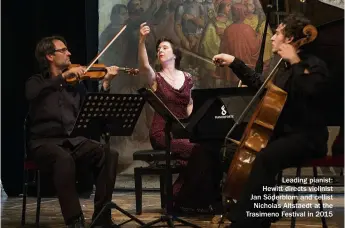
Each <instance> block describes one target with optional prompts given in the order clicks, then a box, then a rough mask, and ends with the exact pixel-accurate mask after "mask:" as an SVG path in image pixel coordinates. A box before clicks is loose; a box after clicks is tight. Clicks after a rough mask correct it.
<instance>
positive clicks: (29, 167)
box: [21, 115, 41, 227]
mask: <svg viewBox="0 0 345 228" xmlns="http://www.w3.org/2000/svg"><path fill="white" fill-rule="evenodd" d="M28 120H29V118H28V115H27V116H26V117H25V119H24V132H23V135H24V174H23V176H24V178H23V206H22V221H21V225H22V226H24V225H25V215H26V197H27V191H28V187H29V186H36V189H37V207H36V227H39V221H40V211H41V185H40V170H39V169H38V167H37V165H36V164H35V162H34V161H32V160H30V159H29V158H28V156H27V150H28V145H27V136H28V128H27V126H28V125H29V124H28ZM30 171H34V178H33V180H31V181H29V172H30Z"/></svg>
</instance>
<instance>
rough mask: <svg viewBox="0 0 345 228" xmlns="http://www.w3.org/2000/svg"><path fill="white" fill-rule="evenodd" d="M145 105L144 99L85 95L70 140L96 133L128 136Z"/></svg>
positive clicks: (116, 95) (103, 94) (138, 96)
mask: <svg viewBox="0 0 345 228" xmlns="http://www.w3.org/2000/svg"><path fill="white" fill-rule="evenodd" d="M144 104H145V100H144V98H143V97H142V96H141V95H138V94H108V93H88V94H87V95H86V97H85V99H84V101H83V104H82V106H81V108H80V110H79V114H78V117H77V120H76V122H75V124H74V129H73V131H72V133H71V136H88V135H90V134H93V135H94V134H95V131H98V132H99V133H100V134H102V133H104V132H105V131H106V132H109V133H110V135H111V136H130V135H132V132H133V130H134V127H135V125H136V123H137V121H138V119H139V116H140V113H141V110H142V108H143V106H144Z"/></svg>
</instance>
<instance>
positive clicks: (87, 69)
mask: <svg viewBox="0 0 345 228" xmlns="http://www.w3.org/2000/svg"><path fill="white" fill-rule="evenodd" d="M126 27H127V25H124V26H123V27H122V28H121V30H120V31H119V32H118V33H117V34H116V35H115V36H114V38H113V39H112V40H111V41H109V43H108V44H107V45H106V46H105V47H104V48H103V50H102V51H101V52H100V53H99V54H98V55H97V56H96V57H95V58H94V59H93V60H92V61H91V63H90V64H89V65H88V66H87V67H86V70H85V72H84V73H86V72H88V71H89V70H90V68H91V67H92V65H93V64H95V62H96V61H97V60H98V59H99V58H100V57H101V56H102V55H103V53H104V52H105V51H106V50H107V49H108V48H109V47H110V45H111V44H112V43H113V42H114V41H115V40H116V39H117V38H118V37H119V36H120V35H121V33H122V32H123V31H125V29H126Z"/></svg>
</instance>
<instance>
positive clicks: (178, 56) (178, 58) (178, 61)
mask: <svg viewBox="0 0 345 228" xmlns="http://www.w3.org/2000/svg"><path fill="white" fill-rule="evenodd" d="M162 42H169V43H170V45H171V48H172V50H173V53H174V55H175V56H176V59H175V68H176V69H180V64H181V59H182V53H181V51H180V49H178V48H177V47H176V46H175V44H174V43H173V42H172V40H171V39H169V38H166V37H162V38H160V39H159V40H158V41H157V43H156V50H158V47H159V45H160V44H161V43H162Z"/></svg>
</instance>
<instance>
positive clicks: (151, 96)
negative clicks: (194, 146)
mask: <svg viewBox="0 0 345 228" xmlns="http://www.w3.org/2000/svg"><path fill="white" fill-rule="evenodd" d="M138 93H139V94H140V95H142V96H143V97H144V99H145V100H146V101H147V102H148V103H149V104H150V105H151V107H152V108H153V109H154V110H155V111H156V112H157V113H158V114H159V115H161V116H162V117H163V118H164V120H165V129H164V132H165V143H166V148H165V162H166V169H165V186H166V192H165V193H166V200H165V215H162V216H161V217H160V218H159V219H156V220H154V221H151V222H149V223H147V224H145V225H143V226H141V227H152V226H153V225H155V224H157V223H160V222H166V223H167V225H168V226H169V227H174V221H177V222H180V223H182V224H183V225H185V226H190V227H196V228H199V226H197V225H194V224H192V223H190V222H187V221H185V220H183V219H180V218H178V217H176V216H174V215H173V214H172V208H173V205H172V195H173V189H172V174H171V165H170V161H171V152H170V146H171V145H170V143H171V135H170V133H171V127H172V125H173V124H174V125H175V124H176V125H180V127H181V128H185V126H184V125H183V124H182V123H181V122H180V121H179V120H178V118H177V117H176V116H175V115H174V114H173V113H172V112H171V111H170V110H169V109H168V107H166V106H165V104H164V103H163V102H162V101H161V99H159V97H158V96H157V95H156V94H155V93H154V92H153V91H152V90H151V89H148V88H141V89H139V90H138Z"/></svg>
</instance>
